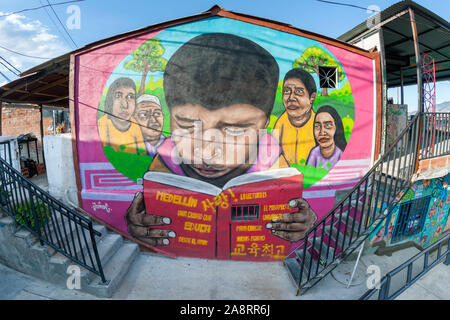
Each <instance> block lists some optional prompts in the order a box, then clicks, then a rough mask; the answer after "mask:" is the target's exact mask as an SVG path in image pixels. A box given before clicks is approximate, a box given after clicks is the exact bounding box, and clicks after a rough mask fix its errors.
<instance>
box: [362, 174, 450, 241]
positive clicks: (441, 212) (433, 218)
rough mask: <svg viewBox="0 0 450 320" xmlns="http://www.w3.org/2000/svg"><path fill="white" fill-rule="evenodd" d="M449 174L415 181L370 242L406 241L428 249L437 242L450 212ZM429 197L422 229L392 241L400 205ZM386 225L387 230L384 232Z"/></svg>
mask: <svg viewBox="0 0 450 320" xmlns="http://www.w3.org/2000/svg"><path fill="white" fill-rule="evenodd" d="M449 181H450V174H447V175H446V176H445V177H442V178H440V179H432V180H422V181H417V182H416V183H414V184H413V185H412V187H411V188H410V189H409V190H407V192H406V194H405V196H404V197H403V199H402V200H401V202H400V204H399V205H397V206H396V207H395V208H394V209H393V211H392V214H391V216H390V220H389V221H387V224H384V225H382V226H380V227H379V228H378V229H377V230H375V231H374V232H373V233H372V235H371V236H370V238H369V239H370V242H371V243H372V244H373V245H376V243H377V242H379V241H381V240H387V244H388V245H390V244H392V245H394V244H399V243H403V242H407V241H414V242H416V243H417V244H419V245H420V246H422V247H424V248H425V247H428V246H430V245H432V244H433V243H435V242H436V241H438V240H439V239H440V237H441V235H442V234H443V232H444V230H445V226H446V224H447V223H448V220H449V219H448V217H449V211H450V187H449V185H448V183H449ZM427 196H430V197H431V200H430V203H429V205H428V207H427V208H426V217H425V219H424V220H425V221H424V223H423V228H422V229H421V230H420V231H419V232H417V233H416V234H413V235H411V236H408V237H405V238H404V239H402V240H401V241H392V239H393V231H394V228H395V226H396V225H397V224H398V223H399V220H400V218H399V209H400V206H401V204H403V203H407V202H409V201H411V200H415V199H420V198H424V197H427ZM386 225H387V230H386Z"/></svg>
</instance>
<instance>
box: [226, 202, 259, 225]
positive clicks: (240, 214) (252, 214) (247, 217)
mask: <svg viewBox="0 0 450 320" xmlns="http://www.w3.org/2000/svg"><path fill="white" fill-rule="evenodd" d="M258 219H259V205H245V206H232V207H231V221H232V222H240V221H256V220H258Z"/></svg>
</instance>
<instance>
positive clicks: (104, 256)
mask: <svg viewBox="0 0 450 320" xmlns="http://www.w3.org/2000/svg"><path fill="white" fill-rule="evenodd" d="M98 229H102V228H101V227H98ZM122 242H123V239H122V237H121V236H120V235H118V234H115V233H111V234H107V233H105V235H104V236H103V237H102V238H101V239H97V250H98V255H99V258H100V261H101V262H102V264H104V263H106V262H107V261H108V260H109V259H110V258H111V256H112V255H113V254H114V252H115V251H116V250H117V249H118V248H119V247H120V246H121V245H122ZM86 247H87V245H86V242H84V243H82V247H81V248H80V247H79V244H77V256H78V259H79V260H80V261H83V260H82V258H81V252H83V253H84V257H85V261H86V262H87V264H88V265H90V264H91V260H90V258H89V255H88V253H87V250H86ZM89 248H90V251H91V255H92V259H93V260H94V263H95V264H96V261H95V257H94V251H93V250H92V246H91V242H90V241H89ZM50 263H51V264H54V265H55V268H56V269H55V271H56V272H58V273H60V274H63V275H64V277H65V276H66V271H67V268H68V267H69V266H70V265H71V264H74V262H73V261H72V260H70V259H69V258H68V257H66V256H64V255H63V254H61V253H56V254H55V255H53V256H52V257H51V258H50ZM86 272H88V271H86Z"/></svg>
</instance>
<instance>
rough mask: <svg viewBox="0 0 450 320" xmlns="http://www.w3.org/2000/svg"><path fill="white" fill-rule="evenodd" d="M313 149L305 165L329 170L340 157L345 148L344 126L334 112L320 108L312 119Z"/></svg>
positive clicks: (330, 109) (323, 107)
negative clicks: (314, 145) (314, 144)
mask: <svg viewBox="0 0 450 320" xmlns="http://www.w3.org/2000/svg"><path fill="white" fill-rule="evenodd" d="M314 140H315V141H316V147H314V148H313V149H312V150H311V152H310V153H309V156H308V161H307V163H306V164H307V165H310V166H313V167H316V168H324V169H327V170H330V169H331V168H333V167H334V166H335V165H336V163H337V162H338V161H339V159H340V158H341V156H342V153H343V152H344V150H345V147H346V146H347V141H346V140H345V135H344V126H343V124H342V120H341V118H340V117H339V115H338V113H337V112H336V110H335V109H334V108H333V107H331V106H322V107H320V108H319V110H317V112H316V116H315V118H314Z"/></svg>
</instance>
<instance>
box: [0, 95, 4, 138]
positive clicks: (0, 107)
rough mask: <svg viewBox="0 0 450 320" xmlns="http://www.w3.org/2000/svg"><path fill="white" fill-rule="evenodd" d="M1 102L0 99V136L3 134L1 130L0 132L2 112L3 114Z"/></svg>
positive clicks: (0, 129) (0, 128)
mask: <svg viewBox="0 0 450 320" xmlns="http://www.w3.org/2000/svg"><path fill="white" fill-rule="evenodd" d="M2 104H3V102H2V101H0V136H2V135H3V132H2V114H3V105H2Z"/></svg>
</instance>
